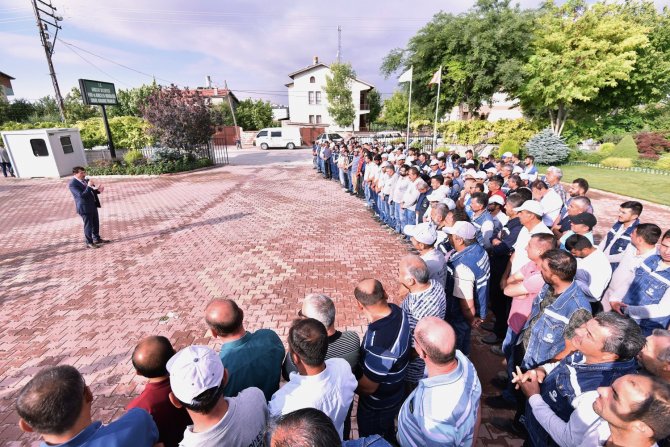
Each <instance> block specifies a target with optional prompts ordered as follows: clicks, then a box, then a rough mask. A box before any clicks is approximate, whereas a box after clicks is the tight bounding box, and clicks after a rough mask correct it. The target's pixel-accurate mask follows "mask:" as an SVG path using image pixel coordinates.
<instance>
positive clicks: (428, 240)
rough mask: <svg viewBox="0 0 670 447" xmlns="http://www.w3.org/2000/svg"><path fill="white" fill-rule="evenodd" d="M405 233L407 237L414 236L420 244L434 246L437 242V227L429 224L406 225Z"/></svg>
mask: <svg viewBox="0 0 670 447" xmlns="http://www.w3.org/2000/svg"><path fill="white" fill-rule="evenodd" d="M403 233H405V234H406V235H407V236H412V237H413V238H414V239H416V240H417V241H418V242H421V243H422V244H426V245H433V244H434V243H435V241H436V240H437V230H436V229H435V226H434V225H432V224H431V223H429V222H424V223H420V224H418V225H405V228H404V229H403Z"/></svg>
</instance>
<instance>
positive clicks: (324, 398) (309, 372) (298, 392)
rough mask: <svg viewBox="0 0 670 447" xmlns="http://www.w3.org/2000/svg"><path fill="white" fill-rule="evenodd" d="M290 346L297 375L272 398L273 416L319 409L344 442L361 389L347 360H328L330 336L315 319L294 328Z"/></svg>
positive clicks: (305, 321) (298, 322)
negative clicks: (347, 422)
mask: <svg viewBox="0 0 670 447" xmlns="http://www.w3.org/2000/svg"><path fill="white" fill-rule="evenodd" d="M288 346H289V352H290V355H291V359H292V360H293V363H295V365H296V367H297V368H298V372H297V373H295V372H293V373H291V375H290V377H289V382H288V383H287V384H286V385H284V386H283V387H282V388H280V389H279V390H278V391H277V392H276V393H274V395H273V396H272V399H271V400H270V403H269V404H268V409H269V411H270V415H271V416H273V417H276V416H280V415H285V414H287V413H290V412H292V411H295V410H299V409H301V408H308V407H310V408H316V409H317V410H321V411H323V412H324V413H325V414H326V415H327V416H328V417H330V419H331V420H332V421H333V424H335V428H336V429H337V432H338V434H339V435H340V439H342V437H343V432H344V419H345V418H346V416H347V412H348V410H349V406H350V405H351V402H352V400H353V398H354V390H355V389H356V387H357V386H358V382H357V381H356V377H354V375H353V374H352V372H351V367H350V366H349V364H348V363H347V362H346V360H344V359H340V358H332V359H329V360H325V358H326V351H327V350H328V334H327V332H326V328H325V326H324V325H323V324H322V323H320V322H319V321H317V320H315V319H313V318H306V319H304V320H297V321H296V322H294V323H293V324H292V325H291V328H290V329H289V333H288Z"/></svg>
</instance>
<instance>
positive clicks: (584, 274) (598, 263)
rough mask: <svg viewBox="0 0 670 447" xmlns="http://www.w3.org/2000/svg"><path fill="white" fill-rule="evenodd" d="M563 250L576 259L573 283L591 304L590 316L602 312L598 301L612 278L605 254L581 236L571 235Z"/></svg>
mask: <svg viewBox="0 0 670 447" xmlns="http://www.w3.org/2000/svg"><path fill="white" fill-rule="evenodd" d="M565 249H566V250H567V251H569V252H570V253H572V255H573V256H574V257H575V258H577V275H576V276H575V281H576V282H577V284H578V285H579V288H580V289H582V292H584V295H586V298H588V300H589V301H590V302H591V309H592V312H591V313H592V314H594V315H595V314H596V313H598V312H599V311H601V310H602V306H601V305H600V299H601V298H602V296H603V293H605V288H606V287H607V284H609V282H610V279H611V278H612V267H611V266H610V263H609V260H608V259H607V256H605V253H603V252H602V251H600V249H599V248H598V247H594V246H593V245H591V241H590V240H589V239H588V238H587V237H586V236H582V235H581V234H573V235H572V236H570V237H569V238H568V239H567V240H566V241H565Z"/></svg>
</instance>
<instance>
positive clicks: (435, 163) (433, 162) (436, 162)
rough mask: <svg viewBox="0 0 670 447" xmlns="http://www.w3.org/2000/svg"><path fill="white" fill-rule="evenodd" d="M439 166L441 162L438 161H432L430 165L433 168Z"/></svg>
mask: <svg viewBox="0 0 670 447" xmlns="http://www.w3.org/2000/svg"><path fill="white" fill-rule="evenodd" d="M439 164H440V162H439V161H437V160H431V161H430V165H431V166H436V165H439Z"/></svg>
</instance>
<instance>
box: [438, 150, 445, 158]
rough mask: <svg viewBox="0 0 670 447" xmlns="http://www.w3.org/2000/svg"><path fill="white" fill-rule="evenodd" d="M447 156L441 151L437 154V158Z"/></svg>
mask: <svg viewBox="0 0 670 447" xmlns="http://www.w3.org/2000/svg"><path fill="white" fill-rule="evenodd" d="M446 157H447V154H446V153H445V152H444V151H440V152H438V153H437V158H446Z"/></svg>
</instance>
